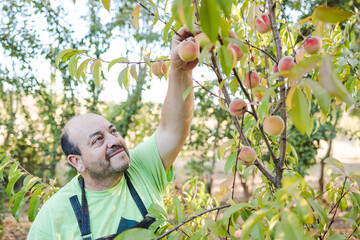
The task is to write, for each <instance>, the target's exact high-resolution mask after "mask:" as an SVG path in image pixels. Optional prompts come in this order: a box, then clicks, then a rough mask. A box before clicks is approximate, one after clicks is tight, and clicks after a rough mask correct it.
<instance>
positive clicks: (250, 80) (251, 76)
mask: <svg viewBox="0 0 360 240" xmlns="http://www.w3.org/2000/svg"><path fill="white" fill-rule="evenodd" d="M259 84H260V76H259V74H258V73H257V72H254V71H250V72H247V73H246V77H245V81H244V85H245V87H247V88H249V89H252V88H254V87H257V86H258V85H259Z"/></svg>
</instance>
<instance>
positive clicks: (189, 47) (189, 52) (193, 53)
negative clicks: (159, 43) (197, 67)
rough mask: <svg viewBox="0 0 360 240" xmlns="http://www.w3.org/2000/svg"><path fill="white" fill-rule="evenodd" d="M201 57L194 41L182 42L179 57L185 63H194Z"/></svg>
mask: <svg viewBox="0 0 360 240" xmlns="http://www.w3.org/2000/svg"><path fill="white" fill-rule="evenodd" d="M199 55H200V49H199V46H198V45H197V44H196V43H195V42H193V41H182V42H181V43H180V45H179V56H180V58H181V59H182V60H183V61H184V62H191V61H194V60H195V59H196V58H197V57H198V56H199Z"/></svg>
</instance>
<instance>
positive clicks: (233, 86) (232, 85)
mask: <svg viewBox="0 0 360 240" xmlns="http://www.w3.org/2000/svg"><path fill="white" fill-rule="evenodd" d="M238 88H239V83H238V81H237V79H236V78H233V79H231V81H230V84H229V89H230V91H231V93H232V94H233V95H235V93H236V92H237V90H238Z"/></svg>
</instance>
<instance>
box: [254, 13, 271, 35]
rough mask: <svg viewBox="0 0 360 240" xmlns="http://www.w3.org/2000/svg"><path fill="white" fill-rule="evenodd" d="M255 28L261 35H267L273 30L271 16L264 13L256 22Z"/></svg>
mask: <svg viewBox="0 0 360 240" xmlns="http://www.w3.org/2000/svg"><path fill="white" fill-rule="evenodd" d="M255 27H256V30H257V31H258V32H259V33H266V32H269V31H270V30H271V24H270V16H269V14H267V13H262V14H260V16H258V17H257V18H256V20H255Z"/></svg>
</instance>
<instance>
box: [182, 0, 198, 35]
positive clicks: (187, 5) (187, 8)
mask: <svg viewBox="0 0 360 240" xmlns="http://www.w3.org/2000/svg"><path fill="white" fill-rule="evenodd" d="M182 3H183V8H184V15H185V23H186V26H187V28H188V29H189V31H190V32H192V33H193V32H194V26H193V22H194V21H193V16H194V10H195V9H194V8H192V7H191V1H189V0H183V1H182Z"/></svg>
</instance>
